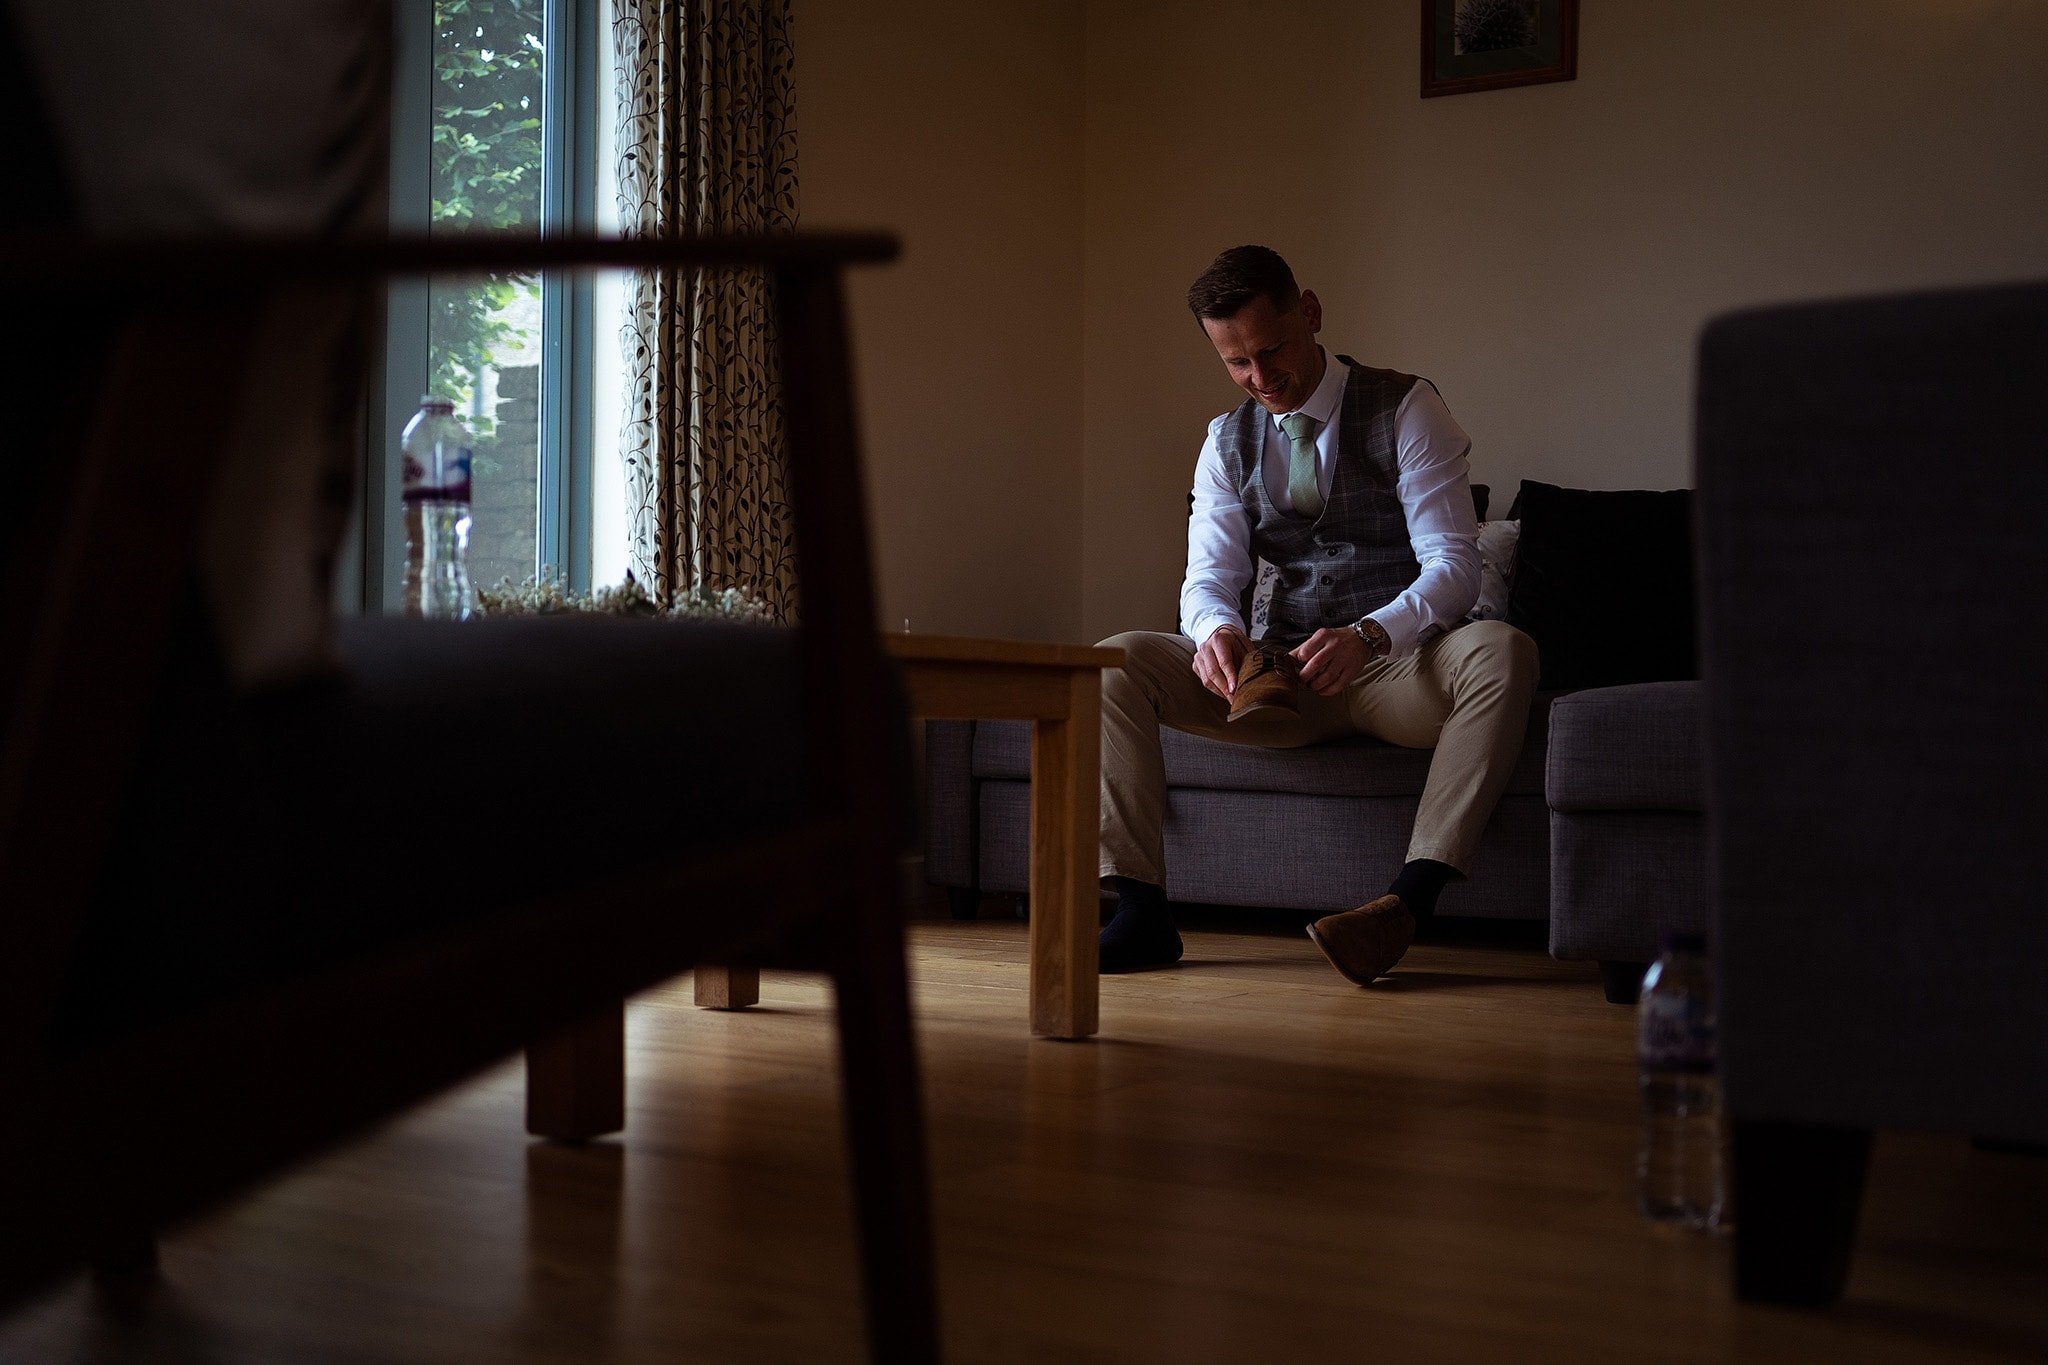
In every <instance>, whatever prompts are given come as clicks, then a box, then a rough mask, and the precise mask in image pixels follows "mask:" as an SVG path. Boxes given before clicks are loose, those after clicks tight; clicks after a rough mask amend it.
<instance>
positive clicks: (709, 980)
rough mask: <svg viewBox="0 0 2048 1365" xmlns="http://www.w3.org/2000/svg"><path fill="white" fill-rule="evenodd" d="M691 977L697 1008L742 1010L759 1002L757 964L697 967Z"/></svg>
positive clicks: (759, 971)
mask: <svg viewBox="0 0 2048 1365" xmlns="http://www.w3.org/2000/svg"><path fill="white" fill-rule="evenodd" d="M692 976H693V977H694V978H695V980H694V981H693V982H692V987H691V988H692V990H694V991H695V993H696V994H695V999H696V1004H697V1008H699V1009H706V1010H743V1009H745V1008H746V1007H747V1006H749V1005H758V1004H760V1003H761V969H760V968H759V967H699V968H697V970H696V971H695V972H694V973H692Z"/></svg>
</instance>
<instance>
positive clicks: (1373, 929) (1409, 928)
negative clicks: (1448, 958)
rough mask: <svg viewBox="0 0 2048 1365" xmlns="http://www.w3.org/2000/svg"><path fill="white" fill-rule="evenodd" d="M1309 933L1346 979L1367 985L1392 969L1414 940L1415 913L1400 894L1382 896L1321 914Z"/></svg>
mask: <svg viewBox="0 0 2048 1365" xmlns="http://www.w3.org/2000/svg"><path fill="white" fill-rule="evenodd" d="M1308 936H1309V938H1310V939H1312V940H1314V942H1315V945H1316V947H1318V948H1320V949H1322V950H1323V956H1324V957H1327V958H1328V959H1330V965H1331V966H1332V967H1335V968H1336V969H1337V970H1338V971H1340V972H1342V973H1343V974H1344V979H1345V980H1347V981H1351V982H1354V983H1356V984H1357V985H1360V986H1369V985H1371V984H1372V979H1373V978H1374V977H1376V976H1383V975H1385V974H1386V973H1388V972H1390V971H1392V970H1393V969H1394V964H1395V963H1396V962H1399V961H1400V960H1401V955H1402V954H1403V953H1405V952H1407V951H1408V945H1409V944H1410V943H1413V942H1414V941H1415V916H1414V915H1412V914H1410V913H1409V910H1408V907H1407V906H1406V905H1404V904H1402V902H1401V898H1400V897H1399V896H1393V895H1387V896H1381V897H1380V898H1379V899H1378V900H1376V901H1368V902H1366V903H1365V904H1364V905H1361V906H1359V907H1358V908H1357V909H1356V910H1344V911H1340V912H1338V913H1337V914H1334V915H1325V916H1323V917H1322V918H1321V919H1319V920H1317V921H1316V922H1315V923H1314V924H1311V925H1309V927H1308Z"/></svg>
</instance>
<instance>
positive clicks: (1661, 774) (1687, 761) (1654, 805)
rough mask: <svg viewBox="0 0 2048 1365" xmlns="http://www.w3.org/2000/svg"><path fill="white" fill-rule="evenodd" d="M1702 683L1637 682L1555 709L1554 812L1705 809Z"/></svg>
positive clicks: (1550, 784)
mask: <svg viewBox="0 0 2048 1365" xmlns="http://www.w3.org/2000/svg"><path fill="white" fill-rule="evenodd" d="M1703 723H1704V722H1703V711H1702V699H1701V692H1700V684H1698V683H1696V682H1653V683H1635V684H1632V685H1630V686H1627V687H1596V688H1591V689H1589V690H1587V691H1584V692H1573V693H1571V694H1570V695H1569V696H1563V697H1559V698H1558V699H1557V700H1556V701H1555V702H1553V703H1552V704H1551V708H1550V758H1549V763H1548V771H1547V775H1546V778H1545V783H1544V788H1545V790H1544V795H1545V797H1546V798H1547V799H1548V801H1549V803H1550V808H1551V809H1552V810H1561V811H1588V810H1676V811H1702V810H1705V809H1706V790H1705V782H1706V777H1705V753H1704V750H1705V747H1706V746H1705V738H1704V734H1703V730H1702V726H1703Z"/></svg>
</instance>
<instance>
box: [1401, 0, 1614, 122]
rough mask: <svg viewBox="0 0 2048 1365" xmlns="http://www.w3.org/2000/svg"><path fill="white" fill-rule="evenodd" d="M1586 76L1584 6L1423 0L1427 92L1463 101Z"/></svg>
mask: <svg viewBox="0 0 2048 1365" xmlns="http://www.w3.org/2000/svg"><path fill="white" fill-rule="evenodd" d="M1578 74H1579V0H1422V93H1423V96H1424V97H1425V98H1426V97H1428V96H1430V95H1462V94H1465V93H1466V92H1467V91H1471V90H1499V89H1501V88H1503V87H1505V86H1510V85H1538V84H1541V83H1542V82H1544V81H1568V80H1572V79H1574V78H1576V77H1577V75H1578Z"/></svg>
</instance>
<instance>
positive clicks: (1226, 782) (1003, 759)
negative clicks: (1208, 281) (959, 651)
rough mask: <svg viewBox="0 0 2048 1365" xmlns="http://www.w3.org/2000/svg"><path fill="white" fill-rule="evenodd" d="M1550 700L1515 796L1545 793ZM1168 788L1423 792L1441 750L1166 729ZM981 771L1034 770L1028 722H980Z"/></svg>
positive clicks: (1539, 714)
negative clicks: (1270, 743) (1274, 745)
mask: <svg viewBox="0 0 2048 1365" xmlns="http://www.w3.org/2000/svg"><path fill="white" fill-rule="evenodd" d="M1549 703H1550V697H1549V696H1547V695H1543V694H1538V696H1537V698H1536V703H1535V705H1533V706H1531V707H1530V708H1529V732H1528V738H1527V740H1526V741H1525V742H1524V743H1523V746H1522V756H1521V759H1520V761H1519V762H1517V763H1516V765H1515V771H1514V774H1513V776H1512V777H1510V778H1509V779H1508V787H1507V790H1508V793H1509V794H1510V795H1516V796H1541V795H1542V794H1543V789H1544V779H1543V746H1544V735H1545V728H1546V725H1547V717H1548V714H1549V710H1550V706H1549ZM1160 747H1161V749H1162V750H1163V752H1164V754H1165V757H1166V785H1167V786H1168V787H1186V788H1208V789H1211V790H1217V791H1255V792H1289V793H1294V794H1297V795H1302V796H1417V795H1420V794H1421V792H1422V784H1423V781H1424V779H1425V778H1427V777H1428V776H1429V760H1430V758H1431V756H1432V755H1433V754H1434V753H1435V752H1436V751H1435V750H1433V749H1403V748H1401V747H1399V746H1398V745H1393V744H1388V743H1386V742H1385V741H1383V740H1377V739H1372V738H1369V737H1367V736H1364V735H1359V736H1356V737H1353V738H1347V739H1333V740H1330V741H1328V742H1327V743H1323V744H1311V745H1308V746H1306V747H1304V748H1300V749H1261V748H1258V747H1256V746H1254V745H1250V744H1231V743H1227V742H1225V741H1223V740H1220V739H1203V738H1202V737H1200V736H1198V735H1190V734H1186V733H1184V732H1182V731H1180V730H1162V731H1161V732H1160ZM974 775H975V776H976V777H980V778H1012V779H1015V778H1025V777H1029V776H1030V775H1031V725H1030V722H1028V721H978V722H976V724H975V727H974Z"/></svg>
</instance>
